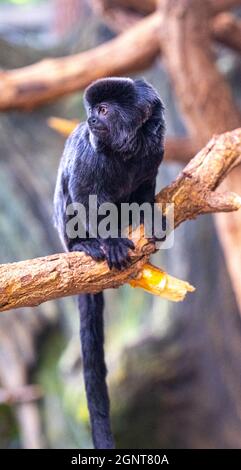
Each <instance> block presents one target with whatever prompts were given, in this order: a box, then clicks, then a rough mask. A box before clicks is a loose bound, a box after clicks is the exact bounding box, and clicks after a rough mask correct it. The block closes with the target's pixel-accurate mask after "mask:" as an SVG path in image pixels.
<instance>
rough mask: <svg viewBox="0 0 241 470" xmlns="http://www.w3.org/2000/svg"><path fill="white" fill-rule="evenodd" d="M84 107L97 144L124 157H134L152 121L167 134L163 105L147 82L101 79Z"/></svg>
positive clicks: (85, 100) (93, 86)
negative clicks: (138, 141)
mask: <svg viewBox="0 0 241 470" xmlns="http://www.w3.org/2000/svg"><path fill="white" fill-rule="evenodd" d="M84 104H85V108H86V112H87V116H88V118H87V122H88V126H89V130H90V133H91V136H92V139H93V140H94V142H95V145H97V146H98V145H100V146H103V147H105V148H109V149H110V150H112V151H114V152H119V153H120V154H122V155H123V157H124V158H125V155H126V158H128V157H127V155H130V156H131V155H132V154H133V149H134V147H135V148H137V146H138V145H137V139H138V138H141V133H142V131H143V132H144V131H145V129H147V125H148V123H150V121H152V124H154V125H155V124H156V125H157V126H159V129H160V127H161V129H162V131H164V118H163V110H164V107H163V104H162V102H161V99H160V97H159V95H158V93H157V92H156V91H155V90H154V88H153V87H152V86H151V85H150V84H149V83H147V82H146V81H145V80H142V79H140V80H132V79H130V78H117V77H113V78H104V79H100V80H97V81H95V82H94V83H92V84H91V85H90V86H89V87H88V88H87V89H86V91H85V94H84Z"/></svg>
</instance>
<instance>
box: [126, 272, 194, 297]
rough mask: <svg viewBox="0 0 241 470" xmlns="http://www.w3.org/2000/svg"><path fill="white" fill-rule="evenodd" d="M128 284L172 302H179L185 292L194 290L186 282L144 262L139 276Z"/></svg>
mask: <svg viewBox="0 0 241 470" xmlns="http://www.w3.org/2000/svg"><path fill="white" fill-rule="evenodd" d="M129 284H130V285H131V286H132V287H141V288H142V289H144V290H146V291H147V292H150V293H151V294H154V295H159V296H160V297H164V298H165V299H168V300H172V301H173V302H180V301H181V300H184V298H185V296H186V294H187V292H193V291H195V287H193V286H192V285H191V284H189V283H188V282H186V281H182V280H181V279H177V278H176V277H173V276H170V275H169V274H167V273H166V272H165V271H162V270H161V269H159V268H157V267H156V266H153V265H152V264H145V265H144V267H143V269H142V271H141V273H140V274H139V277H138V278H135V279H132V280H131V281H129Z"/></svg>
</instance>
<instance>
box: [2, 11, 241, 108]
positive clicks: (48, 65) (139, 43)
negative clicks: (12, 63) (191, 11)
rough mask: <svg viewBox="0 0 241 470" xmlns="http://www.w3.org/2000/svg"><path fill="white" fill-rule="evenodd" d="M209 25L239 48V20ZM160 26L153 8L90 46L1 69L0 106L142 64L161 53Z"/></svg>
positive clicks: (27, 104) (23, 104)
mask: <svg viewBox="0 0 241 470" xmlns="http://www.w3.org/2000/svg"><path fill="white" fill-rule="evenodd" d="M212 24H213V23H211V33H212V35H213V37H214V38H217V39H218V40H219V41H221V42H223V43H224V44H227V45H230V46H232V47H234V48H235V49H239V50H240V49H241V47H240V44H239V36H240V30H241V25H240V21H239V20H238V19H236V18H235V17H233V16H231V15H230V16H228V17H227V18H226V20H225V17H224V16H223V15H222V18H221V20H218V18H217V19H215V22H214V27H213V26H212ZM227 25H229V26H227ZM160 28H161V15H160V13H159V12H157V13H154V14H152V15H149V16H148V17H147V18H144V19H143V20H141V21H139V22H138V23H137V24H136V25H135V26H133V27H132V28H131V29H130V30H128V31H127V32H125V33H123V34H121V35H120V36H118V37H117V38H116V39H114V40H112V41H109V42H107V43H105V44H103V45H101V46H99V47H97V48H95V49H92V50H89V51H86V52H84V53H80V54H75V55H73V56H69V57H64V58H57V59H45V60H43V61H41V62H38V63H36V64H34V65H31V66H28V67H23V68H19V69H16V70H11V71H2V72H0V110H2V111H4V110H7V109H15V108H19V109H33V108H34V107H36V106H38V105H40V104H43V103H46V102H49V101H51V100H54V99H56V98H59V97H61V96H63V95H66V94H68V93H71V92H74V91H76V90H81V89H83V88H85V87H86V86H87V85H88V84H89V83H90V82H91V81H93V80H95V79H97V78H101V77H104V76H110V75H121V74H127V73H130V72H134V71H138V70H143V69H145V68H146V67H148V66H149V65H150V64H151V63H152V62H153V61H154V59H155V58H156V57H157V56H158V55H159V53H160V48H161V46H160V40H159V30H160ZM110 57H111V60H110Z"/></svg>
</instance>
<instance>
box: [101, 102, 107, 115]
mask: <svg viewBox="0 0 241 470" xmlns="http://www.w3.org/2000/svg"><path fill="white" fill-rule="evenodd" d="M99 113H101V114H103V115H104V116H105V115H106V114H107V113H108V108H107V106H105V105H103V104H102V105H101V106H100V107H99Z"/></svg>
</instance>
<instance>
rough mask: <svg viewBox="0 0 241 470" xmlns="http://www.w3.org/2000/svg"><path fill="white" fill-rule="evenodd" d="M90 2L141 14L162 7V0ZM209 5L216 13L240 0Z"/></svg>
mask: <svg viewBox="0 0 241 470" xmlns="http://www.w3.org/2000/svg"><path fill="white" fill-rule="evenodd" d="M91 3H92V4H93V5H94V4H97V5H98V7H99V8H100V6H101V7H102V9H103V10H108V9H111V8H112V9H114V8H122V9H126V10H127V11H128V10H131V11H133V12H137V13H141V14H148V13H153V12H154V11H155V9H156V7H157V5H159V7H162V0H141V1H140V0H91ZM209 5H210V7H211V10H212V12H213V14H217V13H221V12H223V11H226V10H230V9H231V8H235V7H238V6H240V5H241V0H209Z"/></svg>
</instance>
